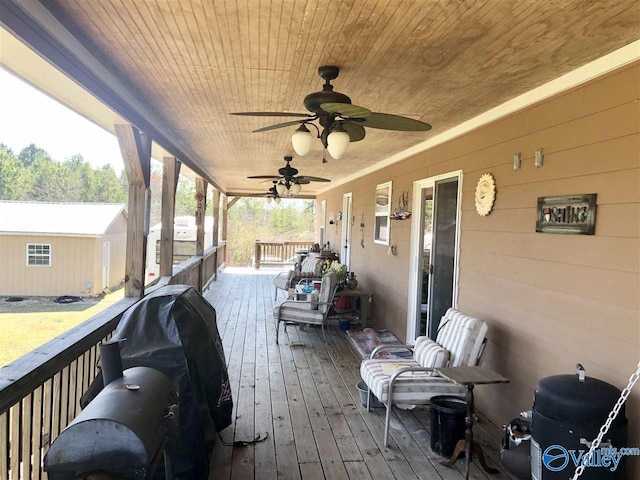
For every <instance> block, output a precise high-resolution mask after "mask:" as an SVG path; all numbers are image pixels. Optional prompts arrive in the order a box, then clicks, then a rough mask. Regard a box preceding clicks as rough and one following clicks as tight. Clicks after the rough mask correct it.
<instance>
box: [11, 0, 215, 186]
mask: <svg viewBox="0 0 640 480" xmlns="http://www.w3.org/2000/svg"><path fill="white" fill-rule="evenodd" d="M0 25H2V26H3V27H4V28H5V29H6V30H8V31H9V32H11V33H12V34H13V35H15V36H16V37H17V38H19V39H20V40H21V41H22V42H23V43H25V44H26V45H28V46H29V47H31V48H32V49H33V50H34V51H36V52H37V53H38V54H39V55H40V56H42V57H43V58H44V59H45V60H47V61H48V62H49V63H51V64H52V65H54V66H55V67H56V68H57V69H58V70H60V71H62V72H64V73H65V74H66V75H68V76H69V77H70V78H72V79H73V80H74V81H76V82H77V83H78V84H79V85H81V86H82V87H83V88H85V89H86V90H87V91H89V92H90V93H92V94H93V95H94V96H96V97H97V98H98V99H100V100H101V101H102V102H103V103H104V104H106V105H107V106H109V107H110V108H111V109H113V110H114V111H115V112H117V113H118V114H119V115H121V116H122V117H123V118H126V119H127V121H129V122H130V123H131V124H133V125H135V126H136V127H138V128H139V129H140V130H141V131H143V132H145V133H146V134H147V135H149V136H151V138H153V140H154V141H155V142H157V143H158V144H159V145H162V146H163V147H164V148H165V149H166V150H167V151H169V152H171V153H172V154H173V155H175V156H176V157H177V158H179V159H180V160H181V161H182V162H183V163H184V164H185V165H187V166H188V167H189V168H190V169H191V170H193V171H194V172H196V173H197V174H198V175H200V176H202V177H203V178H206V179H207V181H208V182H209V183H210V184H212V185H214V186H215V187H216V188H217V189H219V190H222V191H224V189H223V188H222V187H221V186H220V185H219V183H218V181H217V180H216V179H215V178H214V177H212V176H210V175H207V174H206V172H205V171H204V170H203V169H202V167H201V165H206V162H204V161H202V159H201V158H199V156H198V155H196V153H195V152H194V151H193V150H192V149H191V148H190V147H189V146H188V145H187V144H185V143H184V142H183V141H182V140H181V139H180V138H179V136H177V135H176V134H174V133H173V132H172V131H171V130H170V129H169V128H168V126H167V125H166V123H165V122H164V121H163V120H162V119H161V118H160V117H159V116H158V115H157V114H155V113H154V112H153V111H152V110H151V109H150V108H149V107H148V106H147V105H145V104H144V103H143V102H142V101H141V100H140V99H138V98H137V97H136V94H135V92H134V91H132V90H131V89H130V88H128V87H127V86H126V84H125V83H123V82H122V81H121V80H120V79H119V78H117V77H116V76H115V75H114V74H113V73H112V72H111V71H110V70H109V69H108V68H107V67H105V66H104V65H103V64H102V63H100V61H99V60H98V59H97V58H96V57H95V56H94V55H93V54H92V53H91V52H90V51H89V50H87V48H86V47H85V46H84V45H83V44H82V43H81V42H80V41H79V40H78V39H77V38H76V37H74V36H73V35H72V34H71V32H70V31H69V30H67V29H66V27H65V26H64V25H63V24H62V23H60V22H59V21H58V19H57V18H56V17H55V16H54V15H53V14H52V13H51V12H50V11H49V10H48V9H47V8H46V7H45V6H44V5H42V4H41V3H40V2H36V1H23V0H0Z"/></svg>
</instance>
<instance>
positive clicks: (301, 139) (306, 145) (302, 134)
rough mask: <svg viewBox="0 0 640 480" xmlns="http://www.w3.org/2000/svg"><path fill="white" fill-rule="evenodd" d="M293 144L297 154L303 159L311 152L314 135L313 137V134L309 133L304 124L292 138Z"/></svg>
mask: <svg viewBox="0 0 640 480" xmlns="http://www.w3.org/2000/svg"><path fill="white" fill-rule="evenodd" d="M291 144H292V145H293V149H294V150H295V151H296V153H297V154H298V155H300V156H301V157H302V156H304V155H306V154H307V153H309V151H310V150H311V145H312V144H313V135H311V132H309V130H308V129H307V127H305V126H304V124H302V125H300V126H299V127H298V128H297V129H296V131H295V133H294V134H293V135H292V136H291Z"/></svg>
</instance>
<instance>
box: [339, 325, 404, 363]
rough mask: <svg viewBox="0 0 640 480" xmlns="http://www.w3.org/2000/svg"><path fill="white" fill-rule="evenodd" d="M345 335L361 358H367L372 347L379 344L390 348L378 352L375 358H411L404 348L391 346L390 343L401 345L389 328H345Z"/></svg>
mask: <svg viewBox="0 0 640 480" xmlns="http://www.w3.org/2000/svg"><path fill="white" fill-rule="evenodd" d="M347 336H348V337H349V340H351V343H352V344H353V346H354V347H355V349H356V350H357V351H358V353H359V354H360V355H361V356H362V358H369V356H370V355H371V352H372V351H373V349H374V348H376V347H378V346H380V345H389V347H391V348H389V349H388V350H387V349H385V350H383V351H381V352H378V356H377V358H411V357H412V356H413V355H412V354H411V352H410V351H409V350H407V349H406V348H392V345H402V342H401V341H400V340H398V339H397V338H396V337H395V335H393V333H391V332H390V331H389V330H374V329H373V328H365V329H364V330H358V331H356V330H347Z"/></svg>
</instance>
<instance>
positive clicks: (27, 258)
mask: <svg viewBox="0 0 640 480" xmlns="http://www.w3.org/2000/svg"><path fill="white" fill-rule="evenodd" d="M29 247H36V248H37V247H47V249H48V250H49V252H48V253H46V254H45V253H30V252H29ZM26 253H27V255H26V266H27V267H46V268H49V267H51V265H52V261H51V260H52V254H51V244H50V243H27V248H26ZM30 257H33V258H48V260H49V262H48V263H47V264H46V265H45V264H31V263H29V259H30Z"/></svg>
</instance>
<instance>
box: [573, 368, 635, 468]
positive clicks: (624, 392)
mask: <svg viewBox="0 0 640 480" xmlns="http://www.w3.org/2000/svg"><path fill="white" fill-rule="evenodd" d="M639 378H640V362H638V369H637V370H636V371H635V373H634V374H632V375H631V377H629V383H628V384H627V386H626V387H625V388H624V390H622V393H621V394H620V398H619V399H618V401H617V402H616V404H615V405H614V407H613V410H611V413H609V416H608V417H607V421H606V422H604V425H602V427H600V432H599V433H598V436H597V437H596V439H595V440H594V441H593V443H592V444H591V447H590V448H589V451H588V452H587V454H586V455H585V457H587V458H590V457H591V455H593V452H594V451H595V450H596V449H597V448H598V447H599V446H600V443H601V442H602V438H603V437H604V436H605V434H606V433H607V432H608V431H609V428H611V424H612V423H613V421H614V420H615V418H616V417H617V416H618V414H619V413H620V409H621V408H622V406H623V405H624V402H626V401H627V397H629V394H630V393H631V389H632V388H633V387H634V385H635V384H636V382H637V381H638V379H639ZM584 469H585V466H584V465H580V466H579V467H578V468H576V472H575V473H574V474H573V477H571V480H577V478H578V477H579V476H580V475H582V474H583V473H584Z"/></svg>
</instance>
